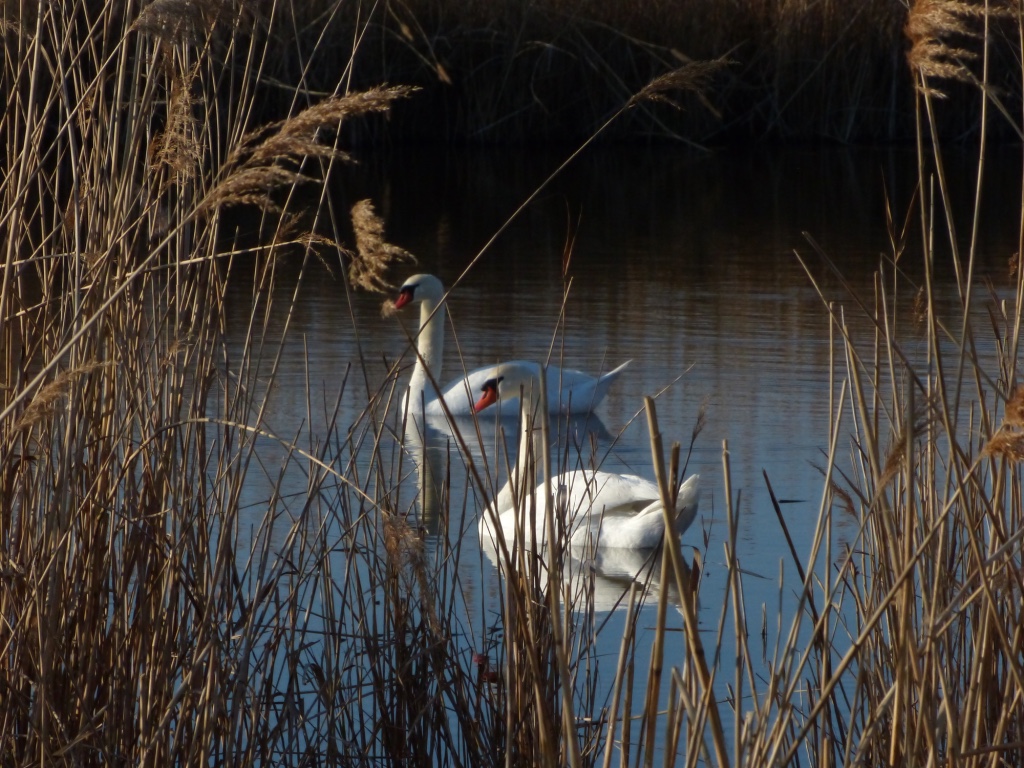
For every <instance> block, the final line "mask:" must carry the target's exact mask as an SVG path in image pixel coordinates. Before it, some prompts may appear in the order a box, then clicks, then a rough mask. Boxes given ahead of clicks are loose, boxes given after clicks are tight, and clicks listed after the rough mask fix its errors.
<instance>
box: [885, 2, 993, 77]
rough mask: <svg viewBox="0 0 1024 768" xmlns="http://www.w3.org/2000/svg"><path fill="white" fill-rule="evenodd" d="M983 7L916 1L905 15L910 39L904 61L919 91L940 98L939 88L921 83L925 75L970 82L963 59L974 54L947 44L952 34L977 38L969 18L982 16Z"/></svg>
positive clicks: (974, 55) (967, 4)
mask: <svg viewBox="0 0 1024 768" xmlns="http://www.w3.org/2000/svg"><path fill="white" fill-rule="evenodd" d="M984 12H985V9H984V8H983V7H981V6H977V5H973V4H971V3H968V2H963V0H917V2H915V3H914V4H913V5H912V6H911V7H910V12H909V13H908V14H907V23H906V26H905V28H904V33H905V34H906V36H907V38H908V39H909V40H910V44H911V45H910V51H908V53H907V61H908V62H909V64H910V68H911V70H912V71H914V72H916V73H917V74H918V75H919V76H920V77H919V79H918V83H917V87H918V89H920V90H922V91H927V92H928V93H930V94H932V95H934V96H938V97H944V96H945V94H944V93H942V92H941V91H938V90H935V89H933V88H930V87H928V86H927V85H925V82H926V80H927V78H937V79H940V80H957V81H960V82H969V81H970V79H971V78H970V72H969V70H968V69H967V67H966V65H965V63H964V62H967V61H973V60H974V59H975V58H977V55H976V54H975V53H974V52H973V51H970V50H968V49H966V48H962V47H958V46H952V45H949V44H948V43H947V42H946V40H948V39H949V38H952V37H961V38H977V37H978V36H979V32H978V31H977V30H976V29H974V28H973V27H972V25H971V24H970V21H971V20H972V19H975V18H977V17H979V16H980V15H982V14H983V13H984Z"/></svg>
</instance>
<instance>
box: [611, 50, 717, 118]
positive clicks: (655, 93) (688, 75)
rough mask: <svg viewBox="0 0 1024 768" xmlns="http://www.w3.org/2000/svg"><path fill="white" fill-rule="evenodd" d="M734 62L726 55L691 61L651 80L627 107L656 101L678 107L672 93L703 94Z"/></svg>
mask: <svg viewBox="0 0 1024 768" xmlns="http://www.w3.org/2000/svg"><path fill="white" fill-rule="evenodd" d="M732 63H733V62H732V61H731V60H729V59H727V58H724V57H723V58H718V59H713V60H711V61H691V62H689V63H688V64H684V65H683V66H681V67H678V68H677V69H673V70H672V71H671V72H666V73H665V74H663V75H659V76H658V77H656V78H654V79H653V80H651V81H650V82H649V83H648V84H647V85H645V86H644V87H643V88H641V89H640V90H639V91H637V92H636V93H635V94H633V96H632V97H631V98H630V100H629V101H628V102H627V103H626V108H627V109H629V108H631V107H635V106H637V105H639V104H643V103H655V102H661V103H663V104H669V105H671V106H673V107H676V108H678V107H679V105H678V104H677V103H676V101H675V100H674V99H673V98H672V97H671V94H673V93H680V92H687V91H690V92H694V93H697V94H699V95H703V94H704V92H705V91H706V90H707V88H708V86H709V85H710V82H711V79H712V77H714V76H715V75H716V74H718V73H719V72H721V71H722V70H723V69H725V68H726V67H728V66H729V65H731V64H732Z"/></svg>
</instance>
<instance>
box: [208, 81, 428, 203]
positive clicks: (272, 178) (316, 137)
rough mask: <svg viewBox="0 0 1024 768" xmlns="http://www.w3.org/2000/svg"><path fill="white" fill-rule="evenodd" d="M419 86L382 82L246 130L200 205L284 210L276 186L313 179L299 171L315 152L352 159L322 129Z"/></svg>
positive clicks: (384, 107)
mask: <svg viewBox="0 0 1024 768" xmlns="http://www.w3.org/2000/svg"><path fill="white" fill-rule="evenodd" d="M415 90H416V89H415V88H410V87H404V86H395V87H378V88H371V89H369V90H367V91H363V92H360V93H352V94H348V95H345V96H332V97H330V98H328V99H325V100H324V101H322V102H320V103H319V104H315V105H314V106H312V107H309V108H308V109H305V110H303V111H302V112H300V113H298V114H297V115H295V116H294V117H291V118H289V119H287V120H283V121H281V122H278V123H274V124H272V125H268V126H264V127H262V128H260V129H259V130H257V131H254V132H252V133H250V134H248V135H247V136H246V137H245V138H244V139H243V140H242V142H240V144H239V148H238V149H237V150H236V151H235V152H234V153H233V155H232V157H231V158H230V159H229V161H228V166H229V168H232V169H233V170H231V171H230V172H228V173H227V175H225V176H224V178H222V179H221V181H220V182H218V183H217V185H216V186H215V187H214V188H213V189H212V190H211V191H210V193H209V194H208V195H207V197H206V199H205V200H204V201H203V204H202V210H203V211H205V212H209V211H212V210H215V209H217V208H219V207H222V206H231V205H256V206H258V207H260V208H262V209H264V210H267V211H274V212H276V211H278V210H280V209H279V207H278V206H277V204H276V203H275V202H274V201H273V199H272V197H271V195H272V193H273V192H274V191H275V190H279V189H285V188H289V187H292V186H294V185H296V184H301V183H305V182H309V181H312V177H311V176H308V175H306V174H303V173H302V172H300V171H299V170H297V167H299V166H300V165H301V163H302V161H303V160H305V159H306V158H308V157H316V158H321V159H324V160H339V161H342V162H352V158H351V156H350V155H349V154H348V153H346V152H344V151H342V150H340V149H338V148H337V147H336V146H335V145H331V144H326V143H324V142H323V141H322V140H321V138H322V134H323V133H326V132H330V133H337V131H338V130H339V128H340V127H341V125H342V123H343V122H344V120H345V119H346V118H349V117H361V116H365V115H368V114H373V113H378V114H379V113H384V112H387V111H388V110H389V109H390V108H391V104H392V102H394V101H395V100H396V99H400V98H405V97H407V96H409V95H410V94H412V93H413V92H414V91H415Z"/></svg>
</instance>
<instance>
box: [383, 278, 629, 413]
mask: <svg viewBox="0 0 1024 768" xmlns="http://www.w3.org/2000/svg"><path fill="white" fill-rule="evenodd" d="M443 299H444V286H443V285H442V284H441V281H440V280H438V279H437V278H436V277H434V276H433V275H413V276H412V277H410V278H409V279H408V280H406V281H405V283H404V284H403V285H402V287H401V289H400V290H399V293H398V298H397V299H395V307H396V308H397V309H401V308H402V307H404V306H406V305H407V304H412V303H415V302H419V303H420V332H419V337H418V338H417V341H416V347H417V349H418V350H419V355H418V356H417V359H416V366H415V368H414V369H413V372H412V378H411V379H410V380H409V390H408V396H410V397H411V398H412V399H411V400H409V401H408V402H410V403H411V405H412V407H411V408H410V409H409V411H410V413H411V414H414V415H420V414H421V413H422V414H425V415H427V416H444V409H443V408H442V407H441V403H440V401H439V399H438V396H437V391H436V390H435V389H434V387H433V386H431V384H430V378H429V377H428V376H427V372H426V370H425V369H424V367H423V364H424V363H426V365H427V366H428V367H429V368H430V371H431V373H433V375H434V380H435V381H440V377H441V362H442V356H443V352H444V307H440V308H438V305H439V304H441V303H442V300H443ZM435 310H436V311H435ZM517 362H518V364H519V365H523V366H530V367H531V368H532V370H533V372H534V374H535V375H537V374H538V372H539V371H540V365H539V364H538V363H531V362H526V361H517ZM627 365H629V361H628V360H627V361H626V362H625V363H623V364H622V365H620V366H619V367H618V368H616V369H615V370H612V371H609V372H608V373H606V374H604V375H603V376H600V377H597V378H595V377H594V376H588V375H587V374H585V373H583V372H581V371H574V370H571V369H569V368H558V367H556V366H548V379H547V381H548V410H549V411H550V412H551V413H552V414H559V413H572V414H586V413H589V412H590V411H592V410H593V409H594V408H596V407H597V404H598V403H600V402H601V401H602V400H603V399H604V396H605V395H606V394H608V387H609V386H610V385H611V383H612V382H613V381H615V379H616V378H618V376H619V374H620V373H622V370H623V369H624V368H625V367H626V366H627ZM493 368H494V366H486V367H484V368H477V369H476V370H474V371H471V372H470V373H468V374H467V375H466V376H464V377H461V378H458V379H456V380H455V381H452V382H450V383H449V384H448V385H447V386H445V387H444V390H443V397H444V401H445V403H447V404H448V408H449V410H451V412H452V415H454V416H469V415H471V414H472V413H473V398H474V397H475V396H476V393H478V392H479V391H480V388H481V387H482V386H483V384H484V382H485V381H486V380H487V378H488V376H489V375H490V372H491V371H492V370H493ZM405 402H406V401H405V400H404V399H403V401H402V406H403V410H404V409H405ZM421 408H422V410H421ZM518 409H519V398H518V397H515V398H512V397H510V398H509V399H508V400H507V401H503V403H502V412H503V413H505V414H515V413H518Z"/></svg>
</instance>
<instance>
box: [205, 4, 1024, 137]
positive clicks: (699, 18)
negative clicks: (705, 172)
mask: <svg viewBox="0 0 1024 768" xmlns="http://www.w3.org/2000/svg"><path fill="white" fill-rule="evenodd" d="M210 5H214V4H212V3H211V4H210ZM910 5H911V4H910V3H907V2H898V1H897V0H864V1H863V2H858V3H843V2H811V1H810V0H688V1H687V2H678V3H659V2H648V3H630V4H622V3H605V2H593V1H592V0H572V2H566V1H565V0H544V2H521V1H520V0H499V1H498V2H442V1H441V0H406V2H395V1H394V0H390V1H389V2H384V3H378V4H371V5H365V4H362V3H354V2H343V1H342V0H314V2H310V3H303V4H293V5H288V6H281V5H277V4H274V3H259V4H252V5H251V6H249V7H250V10H249V11H248V14H249V15H247V16H246V17H245V22H244V23H245V24H250V23H255V24H256V25H257V26H258V27H265V28H266V30H267V34H268V35H269V36H270V38H271V39H270V45H271V47H272V50H273V51H274V56H273V57H268V58H267V59H266V60H264V61H262V62H261V63H260V64H261V67H262V68H263V71H264V73H265V74H266V76H267V78H268V81H269V82H273V83H274V84H275V87H273V88H268V89H265V90H263V91H262V92H260V93H259V94H257V95H256V100H257V101H256V103H257V109H258V110H260V111H262V112H263V113H264V114H267V115H271V116H276V117H283V116H286V115H287V114H289V110H290V109H291V106H292V103H293V99H294V96H293V93H294V91H293V89H296V90H297V91H298V92H299V93H302V94H303V95H304V96H305V97H308V98H312V99H316V98H318V97H319V96H320V95H323V94H326V93H331V92H333V91H334V89H335V87H336V84H337V82H338V77H339V74H340V75H341V76H343V77H344V78H345V80H346V83H347V84H348V85H349V86H350V87H352V88H368V87H373V86H376V85H378V84H380V83H384V82H400V83H405V84H410V85H417V86H419V87H421V88H422V89H423V91H424V93H423V96H422V97H421V98H419V99H416V100H415V101H414V102H412V103H410V104H409V105H407V106H405V107H403V108H402V109H400V110H397V111H396V112H395V114H394V115H393V117H392V119H391V120H390V121H389V123H388V125H387V130H386V132H384V131H381V130H380V126H379V125H378V124H377V123H367V124H364V125H358V126H353V127H352V129H351V130H352V133H353V137H354V138H358V139H359V140H366V141H378V142H387V141H395V140H405V141H423V142H443V143H449V144H457V145H459V144H465V143H483V144H493V143H508V142H517V143H531V142H539V141H542V142H551V141H561V142H568V143H572V144H576V143H579V142H580V141H582V140H583V139H585V138H587V137H588V136H590V135H591V133H593V131H594V130H595V128H596V127H597V126H599V125H601V124H602V123H603V122H604V120H605V119H606V118H607V116H608V115H609V114H611V113H612V112H614V111H616V110H617V109H618V107H619V106H620V105H621V103H622V102H623V101H624V100H625V99H627V98H629V96H630V95H631V94H632V93H635V92H636V91H637V90H639V89H640V88H642V87H643V86H644V85H645V84H646V83H647V82H648V81H649V80H651V79H653V78H654V77H657V76H659V75H661V74H664V73H665V72H668V71H671V70H672V69H674V68H676V67H678V66H680V64H684V63H688V62H691V61H708V60H715V59H728V60H729V61H730V62H732V64H731V66H730V67H729V68H728V69H727V70H725V71H723V72H722V73H721V74H720V76H719V77H718V78H717V80H716V88H715V91H714V93H713V94H710V95H706V96H704V97H701V96H698V95H696V94H694V95H690V96H688V97H686V98H685V99H683V100H682V105H683V107H684V109H682V110H673V109H665V108H661V107H658V106H657V105H648V106H647V107H646V108H645V109H643V110H638V111H636V112H634V113H632V114H631V115H630V116H629V117H628V119H626V120H622V121H619V122H618V123H617V124H616V126H615V128H614V130H613V131H610V132H608V133H607V134H606V135H605V138H606V139H611V138H616V139H620V140H631V141H648V140H651V139H660V140H665V141H673V142H679V141H682V142H688V143H694V144H698V145H702V146H709V145H723V144H733V143H736V144H748V143H750V142H751V141H761V140H769V141H779V140H782V141H819V140H824V141H837V142H879V141H882V142H907V141H912V140H913V136H914V98H913V87H912V84H911V83H909V82H908V80H907V78H906V53H907V39H906V36H905V34H904V28H905V27H906V25H907V22H908V8H909V6H910ZM917 5H920V4H917ZM931 5H932V6H933V7H935V6H941V5H944V4H943V3H932V4H931ZM954 5H963V6H969V7H971V8H973V9H974V10H973V11H972V12H971V13H970V14H968V16H967V17H966V19H965V23H966V25H967V26H968V27H970V28H975V29H976V25H977V19H978V18H979V15H980V11H981V9H982V8H984V7H986V6H984V5H983V3H981V2H972V3H956V4H954ZM989 7H990V8H991V9H992V11H993V12H998V15H997V16H995V17H994V19H993V21H994V23H993V26H992V40H991V56H992V68H991V83H992V85H993V86H994V87H995V88H996V89H997V90H998V93H999V94H1000V98H1003V99H1006V100H1007V102H1006V108H1007V109H1008V110H1009V111H1011V112H1017V111H1019V109H1020V102H1019V94H1020V92H1021V89H1020V85H1021V83H1020V72H1019V67H1018V66H1017V60H1018V58H1019V56H1018V52H1017V46H1016V43H1015V33H1014V30H1015V27H1016V22H1015V21H1014V18H1015V15H1016V12H1017V11H1016V10H1015V9H1016V5H1015V4H1014V3H1013V2H1009V0H1000V2H995V3H990V4H989ZM253 9H254V10H253ZM264 17H268V18H272V20H273V21H272V22H270V21H264V20H262V19H263V18H264ZM952 47H954V48H962V47H963V46H961V45H959V41H955V40H954V41H953V42H952ZM350 62H352V65H351V66H350V65H349V63H350ZM225 85H226V87H228V88H230V87H231V86H229V85H227V84H225ZM947 96H948V98H949V99H950V100H951V104H953V105H955V106H956V108H953V109H949V110H944V111H943V112H942V113H941V115H939V116H938V117H937V120H936V124H935V127H936V129H937V130H939V131H940V133H941V135H942V136H943V137H945V138H947V139H950V140H960V141H962V140H964V139H966V138H972V139H973V138H975V137H976V136H977V134H978V130H979V127H980V122H979V116H978V112H977V110H976V108H975V107H976V101H975V99H974V90H973V88H972V87H971V86H969V85H967V86H962V87H961V86H957V87H953V88H950V89H948V90H947ZM987 130H989V131H990V133H991V135H992V138H999V139H1004V140H1006V139H1008V140H1011V141H1012V140H1015V138H1016V137H1015V134H1014V133H1013V132H1012V131H1011V130H1009V126H1006V125H1003V126H1000V125H993V126H989V127H988V129H987Z"/></svg>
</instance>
